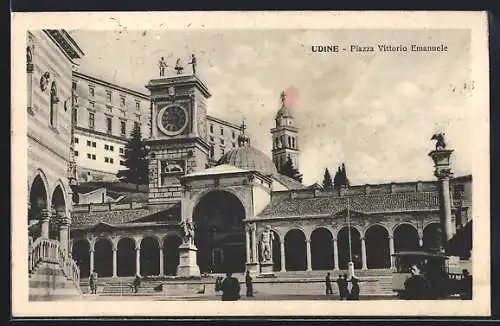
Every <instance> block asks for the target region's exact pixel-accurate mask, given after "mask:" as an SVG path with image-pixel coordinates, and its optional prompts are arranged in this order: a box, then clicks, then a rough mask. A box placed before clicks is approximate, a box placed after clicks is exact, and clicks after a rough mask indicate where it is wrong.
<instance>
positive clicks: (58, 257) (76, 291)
mask: <svg viewBox="0 0 500 326" xmlns="http://www.w3.org/2000/svg"><path fill="white" fill-rule="evenodd" d="M30 247H31V248H30V251H29V264H28V267H29V300H30V301H53V300H74V299H79V298H80V297H81V291H80V286H79V282H80V271H79V269H78V266H77V265H76V263H75V262H74V261H73V259H71V258H70V257H68V256H67V255H66V252H65V251H64V250H62V248H61V247H60V244H59V241H57V240H52V239H42V238H38V239H36V240H35V241H34V242H33V244H32V245H31V246H30Z"/></svg>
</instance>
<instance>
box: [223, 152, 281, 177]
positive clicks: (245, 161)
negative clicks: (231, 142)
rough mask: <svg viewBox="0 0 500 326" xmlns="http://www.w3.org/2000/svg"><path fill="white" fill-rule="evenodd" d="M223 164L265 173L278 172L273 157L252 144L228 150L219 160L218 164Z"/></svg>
mask: <svg viewBox="0 0 500 326" xmlns="http://www.w3.org/2000/svg"><path fill="white" fill-rule="evenodd" d="M221 164H230V165H233V166H236V167H238V168H241V169H246V170H252V171H258V172H260V173H263V174H265V175H271V174H273V175H274V174H276V173H278V172H277V170H276V166H274V163H273V162H272V161H271V159H269V158H268V157H267V156H266V154H264V153H262V152H261V151H259V150H258V149H256V148H253V147H251V146H250V145H247V146H242V147H238V148H235V149H233V150H231V151H229V152H227V153H226V154H224V155H223V156H222V157H221V158H220V159H219V161H218V162H217V165H221Z"/></svg>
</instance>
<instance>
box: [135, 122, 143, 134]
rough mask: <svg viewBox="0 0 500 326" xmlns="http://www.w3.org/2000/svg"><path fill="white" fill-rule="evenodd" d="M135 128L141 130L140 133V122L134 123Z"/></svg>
mask: <svg viewBox="0 0 500 326" xmlns="http://www.w3.org/2000/svg"><path fill="white" fill-rule="evenodd" d="M134 128H136V129H139V132H140V131H141V126H140V125H139V122H137V121H134Z"/></svg>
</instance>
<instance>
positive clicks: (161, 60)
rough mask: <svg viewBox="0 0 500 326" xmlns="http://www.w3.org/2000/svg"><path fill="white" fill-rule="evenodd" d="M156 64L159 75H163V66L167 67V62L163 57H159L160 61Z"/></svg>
mask: <svg viewBox="0 0 500 326" xmlns="http://www.w3.org/2000/svg"><path fill="white" fill-rule="evenodd" d="M158 66H159V68H160V77H164V76H165V68H167V63H166V62H165V60H164V59H163V57H161V59H160V62H159V63H158Z"/></svg>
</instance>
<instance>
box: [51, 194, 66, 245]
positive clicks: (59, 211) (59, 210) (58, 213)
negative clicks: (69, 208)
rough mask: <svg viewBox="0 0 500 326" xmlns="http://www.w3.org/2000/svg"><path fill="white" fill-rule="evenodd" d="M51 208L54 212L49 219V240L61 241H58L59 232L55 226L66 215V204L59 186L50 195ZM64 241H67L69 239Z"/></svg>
mask: <svg viewBox="0 0 500 326" xmlns="http://www.w3.org/2000/svg"><path fill="white" fill-rule="evenodd" d="M52 208H54V210H55V216H53V217H52V218H51V221H50V222H51V223H50V224H49V238H50V239H58V240H61V239H59V230H58V225H57V224H58V222H59V220H60V218H62V217H64V215H65V214H66V204H65V200H64V195H63V192H62V189H61V187H60V186H57V187H56V188H55V189H54V192H53V194H52ZM68 236H69V235H68ZM66 240H69V238H68V239H66Z"/></svg>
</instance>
